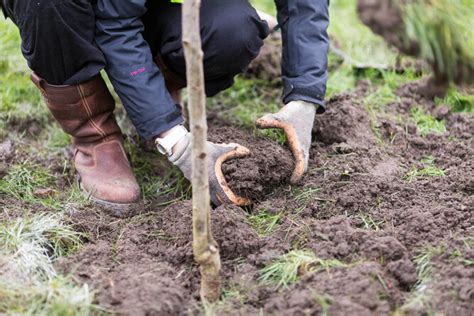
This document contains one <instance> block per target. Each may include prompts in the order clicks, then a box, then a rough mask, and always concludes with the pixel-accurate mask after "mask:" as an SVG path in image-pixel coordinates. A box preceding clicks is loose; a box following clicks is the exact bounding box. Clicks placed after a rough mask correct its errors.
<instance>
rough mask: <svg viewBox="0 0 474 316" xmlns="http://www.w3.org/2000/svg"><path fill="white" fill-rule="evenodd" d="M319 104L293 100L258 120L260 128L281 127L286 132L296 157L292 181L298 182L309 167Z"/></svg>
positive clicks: (257, 123)
mask: <svg viewBox="0 0 474 316" xmlns="http://www.w3.org/2000/svg"><path fill="white" fill-rule="evenodd" d="M317 106H318V105H316V104H313V103H309V102H305V101H292V102H290V103H288V104H287V105H285V106H284V107H283V108H282V109H281V110H280V111H279V112H278V113H275V114H267V115H265V116H263V117H261V118H259V119H258V120H257V121H256V125H257V127H258V128H280V129H283V131H284V132H285V134H286V138H287V140H288V143H289V144H290V149H291V151H292V153H293V156H294V158H295V169H294V170H293V174H292V175H291V179H290V182H291V183H297V182H298V181H299V180H301V178H302V176H303V174H304V173H305V172H306V170H307V169H308V160H309V148H310V147H311V130H312V129H313V123H314V116H315V115H316V107H317Z"/></svg>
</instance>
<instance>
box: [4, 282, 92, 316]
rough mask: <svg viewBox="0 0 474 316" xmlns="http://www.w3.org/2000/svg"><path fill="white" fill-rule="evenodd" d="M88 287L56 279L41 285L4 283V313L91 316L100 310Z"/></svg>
mask: <svg viewBox="0 0 474 316" xmlns="http://www.w3.org/2000/svg"><path fill="white" fill-rule="evenodd" d="M93 299H94V295H93V293H92V292H91V291H90V290H89V287H88V286H87V285H86V284H85V285H83V286H81V287H79V286H76V285H75V284H73V283H72V282H71V281H69V280H68V279H67V278H64V277H56V278H54V279H52V280H49V281H47V282H45V283H44V284H40V285H33V286H25V285H23V284H11V283H10V282H8V283H7V282H5V280H1V279H0V313H5V314H7V315H45V316H46V315H53V316H55V315H57V316H60V315H61V316H62V315H78V316H81V315H84V316H86V315H91V314H92V311H94V312H98V311H100V308H99V307H98V306H96V305H94V304H93Z"/></svg>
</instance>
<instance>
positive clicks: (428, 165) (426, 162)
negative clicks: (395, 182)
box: [404, 156, 445, 182]
mask: <svg viewBox="0 0 474 316" xmlns="http://www.w3.org/2000/svg"><path fill="white" fill-rule="evenodd" d="M421 163H422V164H423V167H422V168H417V167H415V166H413V167H412V169H411V170H410V171H409V172H408V173H407V174H406V175H405V177H404V179H405V180H406V181H408V182H412V181H413V180H415V179H417V178H427V177H444V176H445V172H444V170H443V169H440V168H438V167H436V166H435V164H434V157H433V156H426V157H425V158H423V159H422V160H421Z"/></svg>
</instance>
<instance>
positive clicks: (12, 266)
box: [0, 213, 96, 315]
mask: <svg viewBox="0 0 474 316" xmlns="http://www.w3.org/2000/svg"><path fill="white" fill-rule="evenodd" d="M82 237H83V235H82V234H81V233H78V232H76V231H74V229H73V228H72V227H71V226H70V225H67V224H65V223H64V220H63V217H62V215H60V214H46V213H40V214H34V215H33V214H25V215H24V216H23V217H18V218H15V219H10V220H5V221H4V222H2V223H0V266H1V267H2V273H1V274H0V313H5V314H8V315H89V314H90V313H91V311H92V310H93V309H96V307H95V306H94V305H93V304H92V302H93V293H92V292H90V291H89V288H88V287H87V285H83V286H78V285H76V284H74V283H73V282H72V281H71V280H70V279H69V278H67V277H64V276H60V275H58V274H57V272H56V270H55V269H54V266H53V263H54V261H55V260H56V259H58V258H60V257H63V256H67V255H69V254H71V253H72V252H74V251H76V250H77V249H78V248H79V247H80V245H81V244H82V241H81V239H82Z"/></svg>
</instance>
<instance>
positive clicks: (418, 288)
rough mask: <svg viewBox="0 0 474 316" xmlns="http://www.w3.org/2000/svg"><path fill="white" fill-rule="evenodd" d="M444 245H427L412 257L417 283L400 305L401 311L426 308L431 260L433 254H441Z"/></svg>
mask: <svg viewBox="0 0 474 316" xmlns="http://www.w3.org/2000/svg"><path fill="white" fill-rule="evenodd" d="M444 251H445V249H444V247H441V246H440V247H428V248H426V249H425V250H424V251H422V252H421V253H419V254H418V255H417V256H415V257H414V261H415V264H416V274H417V283H416V284H415V286H414V288H413V290H412V292H411V295H410V296H409V298H408V299H407V301H406V302H405V304H404V305H403V306H402V307H401V311H403V312H404V311H409V310H415V311H416V310H418V311H420V310H426V307H427V306H426V305H427V304H429V302H430V297H431V295H432V294H431V291H430V289H429V285H430V283H431V276H432V273H433V263H432V260H433V258H434V257H435V256H438V255H440V254H442V253H443V252H444Z"/></svg>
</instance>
